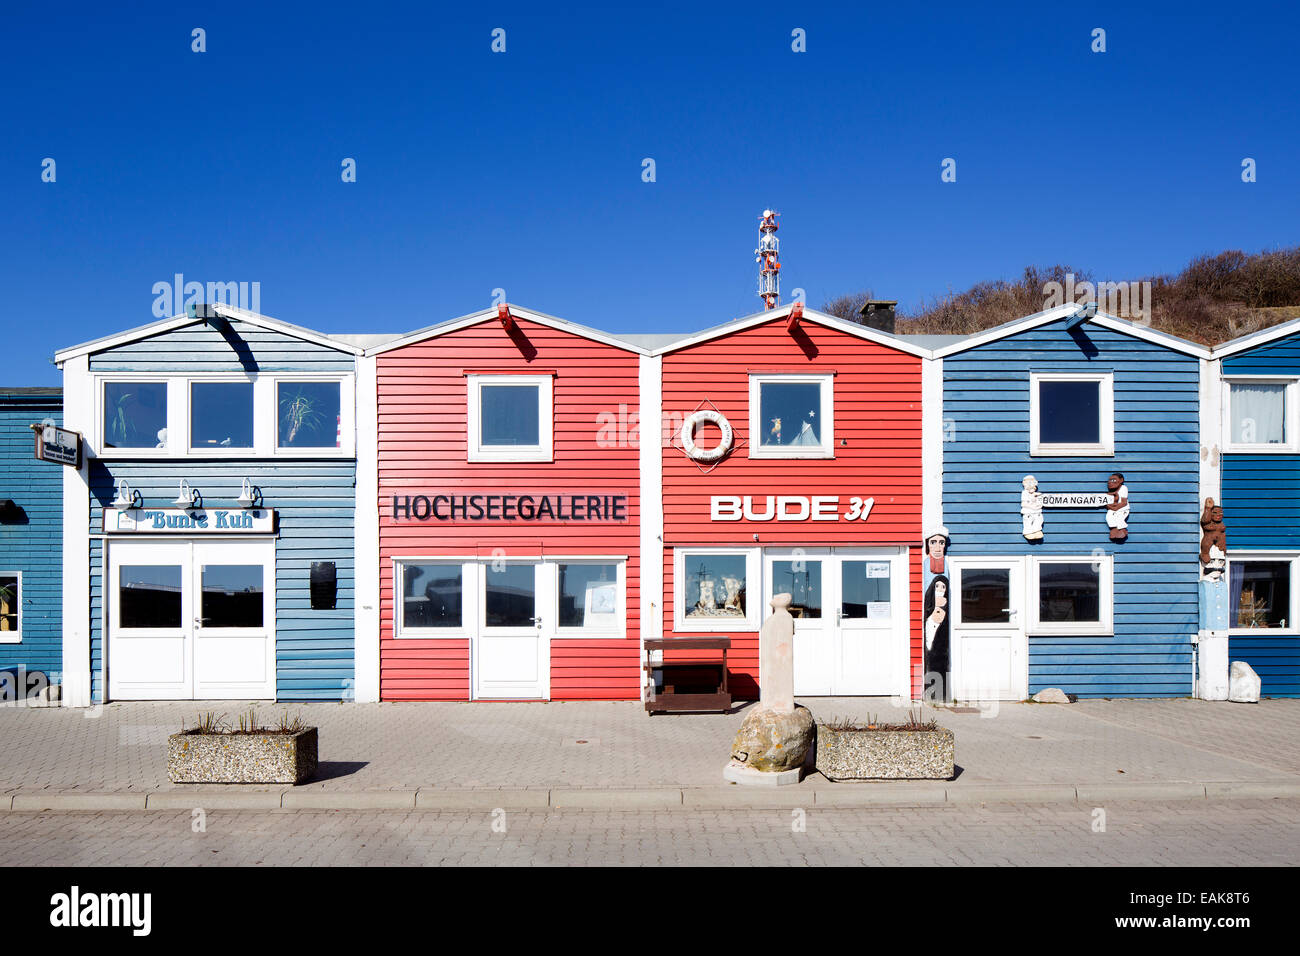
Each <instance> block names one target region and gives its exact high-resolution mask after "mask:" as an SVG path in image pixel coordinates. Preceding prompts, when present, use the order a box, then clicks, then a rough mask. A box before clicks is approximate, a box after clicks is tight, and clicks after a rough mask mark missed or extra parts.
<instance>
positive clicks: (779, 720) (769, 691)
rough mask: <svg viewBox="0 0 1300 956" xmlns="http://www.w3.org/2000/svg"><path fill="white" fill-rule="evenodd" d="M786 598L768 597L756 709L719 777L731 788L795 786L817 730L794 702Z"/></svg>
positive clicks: (791, 623)
mask: <svg viewBox="0 0 1300 956" xmlns="http://www.w3.org/2000/svg"><path fill="white" fill-rule="evenodd" d="M789 606H790V595H789V594H778V595H776V596H775V597H773V598H772V614H771V615H770V616H769V617H768V619H767V620H766V621H764V622H763V629H762V630H761V631H760V632H759V635H758V683H759V702H758V706H757V707H755V708H754V709H753V710H752V711H750V712H749V713H748V714H747V715H746V716H745V720H744V721H743V722H742V723H741V725H740V730H739V731H738V732H737V733H736V739H735V741H733V743H732V745H731V760H730V761H729V762H728V763H727V765H726V767H724V768H723V771H722V775H723V777H725V778H726V779H727V780H731V781H733V782H734V783H743V784H758V785H766V786H781V785H783V784H790V783H798V782H799V780H800V778H801V777H802V774H803V765H804V761H805V759H806V758H807V756H808V751H809V749H810V748H811V747H812V742H813V735H814V733H815V732H816V727H815V726H814V723H813V716H812V713H811V712H810V711H809V710H808V708H806V707H798V706H796V705H795V702H794V618H792V617H791V616H790V612H789V611H787V610H786V608H787V607H789Z"/></svg>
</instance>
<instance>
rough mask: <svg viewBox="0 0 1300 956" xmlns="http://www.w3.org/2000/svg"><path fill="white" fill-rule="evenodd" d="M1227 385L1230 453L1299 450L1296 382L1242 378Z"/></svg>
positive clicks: (1226, 420) (1226, 412)
mask: <svg viewBox="0 0 1300 956" xmlns="http://www.w3.org/2000/svg"><path fill="white" fill-rule="evenodd" d="M1225 385H1226V392H1227V408H1226V410H1225V414H1224V418H1225V424H1226V426H1227V432H1228V436H1227V437H1228V441H1227V447H1228V451H1254V452H1295V451H1297V450H1298V446H1297V441H1296V432H1297V427H1296V426H1297V421H1296V380H1295V379H1268V378H1241V379H1234V380H1228V381H1226V382H1225Z"/></svg>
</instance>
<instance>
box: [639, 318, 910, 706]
mask: <svg viewBox="0 0 1300 956" xmlns="http://www.w3.org/2000/svg"><path fill="white" fill-rule="evenodd" d="M800 330H801V335H800V337H799V339H796V338H795V337H794V336H792V335H791V334H790V333H789V332H787V331H786V328H785V319H779V320H774V321H772V322H766V323H763V324H761V325H756V326H753V327H751V328H749V329H744V330H741V331H739V332H735V333H732V334H730V335H725V336H722V337H720V338H716V339H712V340H710V341H707V342H702V343H700V344H698V345H693V346H690V347H689V348H685V349H681V350H679V351H676V352H670V353H668V354H666V355H664V357H663V407H664V413H665V415H671V414H673V413H677V414H678V415H679V416H684V415H688V414H690V413H691V412H693V411H695V409H696V407H697V406H699V405H700V404H701V402H703V401H704V400H706V399H707V400H708V401H710V402H712V403H713V405H715V406H716V407H717V409H718V410H719V411H720V412H722V414H724V415H725V416H726V417H727V419H728V420H729V421H730V422H731V426H732V429H733V430H734V432H735V441H736V444H737V446H739V445H740V443H741V442H744V441H748V440H749V438H750V436H749V375H750V372H778V371H779V372H792V371H798V372H801V373H818V372H829V371H833V372H835V457H834V458H831V459H771V458H767V459H751V458H750V457H749V452H748V446H745V447H738V448H737V450H736V451H734V452H732V454H731V455H730V456H729V457H728V458H726V459H725V460H724V461H723V462H722V463H721V464H720V465H719V466H718V467H717V468H715V469H714V470H713V471H711V472H709V473H708V474H704V473H702V472H701V471H700V469H699V467H698V466H697V465H696V464H695V463H694V462H693V461H691V460H690V459H688V458H687V457H686V456H685V455H684V454H682V452H680V451H679V450H678V449H677V448H675V447H671V446H670V447H665V449H664V455H663V489H664V490H663V497H664V544H665V550H664V604H663V619H664V633H665V636H671V635H672V634H673V633H674V631H673V607H674V603H673V602H674V600H675V595H676V591H675V590H674V581H673V548H674V547H679V548H680V547H694V546H700V545H703V546H708V545H728V546H733V547H751V548H752V547H756V546H758V547H772V546H779V547H799V546H803V547H816V546H826V545H840V546H861V547H864V548H870V547H871V546H873V545H908V546H915V545H918V543H919V541H920V538H921V359H919V358H917V357H915V356H912V355H908V354H906V353H904V352H899V351H897V350H895V349H891V348H888V347H886V346H883V345H877V344H875V343H874V342H868V341H865V340H863V339H860V338H858V337H856V336H852V335H848V334H846V333H844V332H840V331H838V330H836V329H830V328H826V327H825V326H821V325H817V324H815V323H812V322H805V323H802V324H801V326H800ZM801 342H802V344H801ZM675 420H680V419H675ZM842 440H844V441H847V444H842ZM724 494H731V495H744V494H753V495H765V494H786V495H788V494H800V495H838V496H840V502H841V505H842V506H845V505H847V503H848V498H849V497H850V496H855V495H856V496H859V497H862V498H868V497H870V498H874V499H875V506H874V507H873V509H872V512H871V516H870V518H869V519H868V520H866V521H860V522H852V523H850V522H844V521H838V522H833V523H832V522H809V521H800V522H794V521H791V522H775V521H773V522H750V521H743V520H742V521H728V522H715V521H710V520H709V498H710V497H711V496H713V495H724ZM756 532H757V533H758V535H759V540H758V541H757V542H755V541H754V534H755V533H756ZM911 566H912V567H915V568H917V569H918V576H917V577H916V578H914V579H913V580H912V594H913V601H912V603H913V608H912V645H913V653H914V655H915V654H917V653H919V652H918V650H917V649H918V648H919V646H920V639H921V638H920V633H921V632H920V590H919V587H920V578H919V565H917V564H916V562H915V561H913V562H912V564H911ZM765 610H766V609H765ZM698 633H699V632H685V631H684V632H681V636H685V635H687V634H698ZM728 633H729V634H730V636H731V638H732V645H731V651H730V653H729V657H728V663H729V665H730V669H731V681H732V693H733V694H734V695H735V696H737V697H740V698H753V697H756V696H757V695H758V632H757V631H739V630H738V631H734V632H728Z"/></svg>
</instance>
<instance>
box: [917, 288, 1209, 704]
mask: <svg viewBox="0 0 1300 956" xmlns="http://www.w3.org/2000/svg"><path fill="white" fill-rule="evenodd" d="M933 354H934V355H935V362H936V364H939V365H940V366H941V369H940V370H936V371H935V373H934V374H935V376H936V377H937V378H939V379H940V381H941V383H942V384H941V389H942V391H941V395H942V399H941V406H942V407H941V409H940V408H936V407H934V406H935V405H936V404H938V403H936V402H935V401H933V400H932V398H934V397H937V396H930V395H927V399H928V401H927V409H926V415H927V416H941V417H942V433H943V434H942V441H941V443H940V445H941V451H939V452H938V454H937V456H935V457H937V458H939V459H940V462H941V464H940V465H939V466H938V469H939V471H940V472H941V473H939V474H934V475H933V476H932V478H931V481H932V483H933V485H934V486H935V487H934V489H933V491H931V492H928V496H929V495H930V494H937V493H938V492H939V491H940V490H941V497H942V517H941V521H942V524H943V525H945V526H946V529H945V533H946V536H947V537H948V539H949V547H948V551H947V556H946V566H944V567H943V568H942V572H943V577H944V578H945V580H944V582H943V584H944V587H943V588H941V591H943V592H945V593H947V594H950V595H951V597H950V599H949V600H948V602H947V606H946V614H943V613H941V614H940V615H935V614H934V606H935V605H936V604H938V603H939V602H938V601H936V600H932V599H930V598H929V597H927V601H926V607H925V609H924V612H923V613H924V615H925V616H926V621H927V641H929V640H930V639H931V638H930V635H931V633H932V632H938V633H939V634H940V635H942V636H944V637H946V640H947V642H948V645H949V649H950V653H949V654H948V660H949V662H950V667H951V671H950V677H949V679H948V689H949V691H950V696H955V697H956V698H958V699H977V698H981V699H1021V698H1024V697H1025V696H1027V695H1029V694H1033V693H1035V692H1037V691H1039V690H1042V689H1044V688H1047V687H1059V688H1061V689H1063V690H1064V691H1065V692H1066V693H1069V694H1077V695H1079V696H1081V697H1111V696H1113V697H1171V696H1173V697H1176V696H1187V695H1189V694H1191V693H1193V687H1194V679H1195V670H1194V668H1195V650H1196V647H1195V643H1194V640H1195V637H1196V635H1197V629H1198V580H1199V574H1200V570H1199V564H1198V560H1197V556H1198V542H1199V516H1200V486H1199V470H1200V469H1199V450H1200V434H1199V422H1200V377H1201V376H1200V370H1201V365H1202V363H1203V362H1205V360H1207V359H1208V356H1209V352H1208V350H1207V349H1204V348H1202V347H1200V346H1197V345H1195V344H1192V343H1190V342H1186V341H1183V340H1181V339H1177V338H1174V337H1172V336H1168V335H1164V334H1161V333H1157V332H1153V331H1151V330H1150V329H1148V328H1145V327H1142V326H1138V325H1134V324H1131V323H1129V322H1126V321H1123V320H1121V319H1117V318H1115V317H1113V316H1108V315H1105V314H1104V313H1098V314H1095V315H1092V316H1091V317H1089V315H1088V313H1087V312H1086V311H1085V310H1084V309H1083V308H1082V307H1081V306H1077V305H1066V306H1061V307H1058V308H1054V309H1049V310H1047V311H1045V312H1041V313H1038V314H1036V315H1032V316H1028V317H1026V318H1024V319H1020V320H1017V321H1015V322H1011V323H1008V324H1006V325H1003V326H1000V327H997V328H994V329H990V330H988V331H986V332H983V333H981V334H978V335H974V336H971V337H969V338H965V339H962V340H960V341H957V342H954V343H951V344H948V345H944V346H941V347H938V348H936V349H935V350H934V353H933ZM929 534H930V532H928V531H927V536H929ZM931 576H932V575H931ZM927 593H928V592H927ZM940 610H941V611H944V610H945V608H943V607H942V606H941V607H940ZM944 628H946V635H944V631H943V629H944Z"/></svg>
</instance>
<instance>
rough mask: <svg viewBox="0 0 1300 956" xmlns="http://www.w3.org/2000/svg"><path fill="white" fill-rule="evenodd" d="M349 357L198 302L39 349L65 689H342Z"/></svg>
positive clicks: (340, 694) (338, 345) (350, 491)
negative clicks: (49, 371)
mask: <svg viewBox="0 0 1300 956" xmlns="http://www.w3.org/2000/svg"><path fill="white" fill-rule="evenodd" d="M361 352H362V347H361V346H358V345H356V344H352V343H349V342H346V341H344V340H342V339H336V338H331V337H328V336H325V335H321V334H319V333H315V332H312V331H309V330H307V329H303V328H299V327H297V326H292V325H288V324H287V323H283V322H279V321H276V320H274V319H269V318H267V317H265V316H261V315H257V314H255V313H251V312H246V311H243V310H240V309H234V308H228V307H226V306H221V305H216V306H199V307H197V310H195V313H194V314H193V315H182V316H178V317H175V318H171V319H166V320H163V321H161V322H156V323H153V324H151V325H147V326H143V327H141V328H137V329H134V330H132V331H129V332H126V333H123V334H120V335H114V336H111V337H109V338H105V339H101V340H97V341H94V342H90V343H87V344H84V345H80V346H76V347H74V348H69V349H65V350H63V351H61V352H59V353H58V354H57V355H56V356H55V360H56V362H57V363H58V364H59V365H60V367H61V368H62V369H63V373H64V394H65V416H66V419H67V424H68V427H69V428H75V429H76V430H78V431H81V432H82V433H83V434H84V436H85V447H86V456H85V458H86V461H85V464H84V466H83V467H82V468H81V469H80V470H79V471H72V470H70V469H69V472H70V474H69V475H68V476H67V479H66V483H65V487H64V510H65V513H66V517H67V520H66V524H65V530H64V549H63V551H64V555H63V557H64V567H63V573H64V580H65V583H66V587H65V597H64V600H65V604H64V617H65V630H64V645H63V656H64V662H63V663H64V667H63V670H64V672H65V688H64V696H65V700H66V701H67V702H68V703H69V704H72V705H84V704H87V703H89V702H91V701H101V700H105V699H108V700H112V699H123V700H140V699H155V700H157V699H162V700H168V699H191V698H193V699H221V698H241V699H277V700H348V699H353V698H354V697H355V696H356V690H355V688H356V666H355V660H356V656H355V635H354V590H355V588H354V583H355V579H354V574H355V546H354V521H355V485H356V474H357V463H356V400H355V394H356V378H357V368H358V357H359V355H360V354H361ZM367 454H370V455H373V449H369V448H368V449H367Z"/></svg>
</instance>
